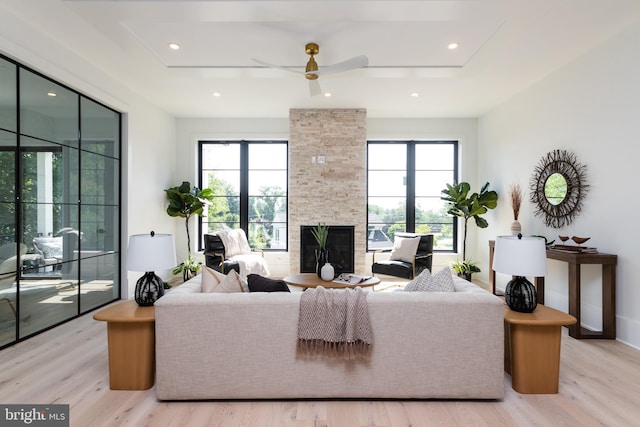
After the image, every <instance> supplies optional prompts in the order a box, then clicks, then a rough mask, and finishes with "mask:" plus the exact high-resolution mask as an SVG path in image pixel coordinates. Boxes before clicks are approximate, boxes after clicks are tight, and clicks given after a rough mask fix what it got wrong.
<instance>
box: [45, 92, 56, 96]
mask: <svg viewBox="0 0 640 427" xmlns="http://www.w3.org/2000/svg"><path fill="white" fill-rule="evenodd" d="M47 96H58V95H57V94H56V93H55V92H47Z"/></svg>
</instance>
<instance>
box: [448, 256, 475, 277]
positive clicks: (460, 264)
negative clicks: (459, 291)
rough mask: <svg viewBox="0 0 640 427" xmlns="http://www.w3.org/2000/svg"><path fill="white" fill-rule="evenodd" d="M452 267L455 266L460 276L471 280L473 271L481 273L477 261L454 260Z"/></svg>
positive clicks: (454, 268)
mask: <svg viewBox="0 0 640 427" xmlns="http://www.w3.org/2000/svg"><path fill="white" fill-rule="evenodd" d="M451 268H453V270H454V271H455V272H456V274H457V275H458V276H460V277H463V278H465V279H466V280H468V281H471V275H472V274H473V273H480V267H478V265H477V264H476V263H475V261H460V260H458V261H454V262H452V263H451Z"/></svg>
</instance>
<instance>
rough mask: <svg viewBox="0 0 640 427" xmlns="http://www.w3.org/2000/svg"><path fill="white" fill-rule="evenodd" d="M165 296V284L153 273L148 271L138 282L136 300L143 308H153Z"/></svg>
mask: <svg viewBox="0 0 640 427" xmlns="http://www.w3.org/2000/svg"><path fill="white" fill-rule="evenodd" d="M162 295H164V283H162V279H161V278H160V277H159V276H157V275H156V274H155V273H154V272H153V271H147V272H146V273H144V276H142V277H141V278H140V279H138V281H137V282H136V292H135V300H136V302H137V303H138V305H140V306H142V307H149V306H152V305H153V303H154V302H156V301H157V300H158V298H160V297H161V296H162Z"/></svg>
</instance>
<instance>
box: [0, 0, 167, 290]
mask: <svg viewBox="0 0 640 427" xmlns="http://www.w3.org/2000/svg"><path fill="white" fill-rule="evenodd" d="M64 18H65V17H64V16H60V17H58V18H57V19H58V20H56V21H55V22H52V23H51V25H52V26H53V27H52V28H49V29H47V28H45V27H44V26H43V25H36V24H35V23H33V22H31V21H30V20H28V19H23V17H22V16H20V15H19V14H13V13H12V11H11V10H10V9H9V8H8V6H7V9H4V6H3V5H0V48H1V52H2V53H3V54H5V55H7V56H10V57H12V58H13V59H15V60H17V61H18V62H20V63H22V64H24V65H26V66H29V67H31V68H33V69H35V70H36V71H39V72H41V73H43V74H45V75H46V76H48V77H51V78H53V79H56V80H58V81H60V82H62V83H64V84H66V85H68V86H70V87H72V88H73V89H76V90H78V91H80V92H82V93H84V94H86V95H87V96H90V97H92V98H94V99H96V100H98V101H100V102H102V103H103V104H105V105H108V106H109V107H111V108H113V109H115V110H117V111H119V112H121V113H124V115H123V143H122V158H121V160H122V209H123V218H122V224H121V249H122V254H123V255H125V254H126V248H127V245H128V238H129V237H128V236H129V235H130V234H138V233H147V232H149V231H150V230H151V229H153V230H155V231H156V232H165V233H174V234H176V233H177V230H176V228H175V227H176V226H175V221H174V220H173V218H171V217H169V216H168V215H167V214H166V212H165V209H166V202H165V200H166V197H165V193H164V191H163V190H164V189H165V188H167V187H169V186H171V185H173V182H174V181H175V180H174V168H175V159H174V157H175V152H174V141H175V139H174V136H175V119H174V118H173V117H171V116H170V115H168V114H166V113H165V112H164V111H162V110H159V109H158V108H157V107H154V106H153V105H152V104H151V103H149V102H148V101H147V100H145V99H143V98H141V97H139V96H137V95H136V94H135V92H134V91H133V90H131V88H129V87H126V86H124V85H123V84H122V83H121V82H119V81H117V80H116V79H114V78H113V77H112V76H110V75H108V74H106V73H105V72H104V71H103V70H102V69H101V68H100V67H98V66H96V65H94V64H93V63H92V62H90V61H88V60H86V59H85V58H84V57H83V56H81V55H80V54H79V53H77V52H75V51H71V50H69V49H67V48H66V47H65V46H66V44H65V43H63V42H57V41H56V37H57V36H60V37H63V35H61V34H54V31H55V30H56V29H59V30H62V29H67V30H68V29H70V28H71V26H72V25H73V22H68V23H65V22H62V21H61V20H63V19H64ZM47 30H48V31H49V32H47ZM74 37H77V33H76V34H75V35H74ZM41 49H46V51H47V53H48V55H47V56H42V55H40V54H39V53H38V52H41V51H42V50H41ZM125 261H126V260H124V259H123V261H122V269H121V272H122V276H121V277H122V283H121V292H122V297H123V298H127V297H129V296H132V295H133V290H134V287H135V281H136V280H137V278H138V277H140V276H141V273H140V272H128V271H127V269H126V262H125ZM159 274H160V275H161V276H163V277H167V272H159Z"/></svg>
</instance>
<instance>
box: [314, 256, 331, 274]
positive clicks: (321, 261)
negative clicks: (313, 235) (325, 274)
mask: <svg viewBox="0 0 640 427" xmlns="http://www.w3.org/2000/svg"><path fill="white" fill-rule="evenodd" d="M328 262H329V251H327V250H326V249H316V274H318V277H319V278H321V279H322V267H323V266H324V265H325V264H326V263H328Z"/></svg>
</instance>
